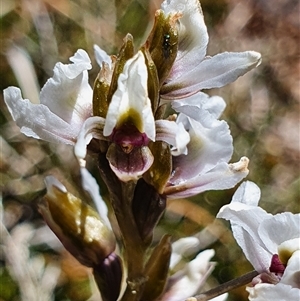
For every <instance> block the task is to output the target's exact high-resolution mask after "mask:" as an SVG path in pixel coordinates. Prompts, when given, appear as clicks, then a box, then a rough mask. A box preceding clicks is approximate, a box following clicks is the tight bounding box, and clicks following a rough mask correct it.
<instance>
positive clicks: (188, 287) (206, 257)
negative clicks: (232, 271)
mask: <svg viewBox="0 0 300 301" xmlns="http://www.w3.org/2000/svg"><path fill="white" fill-rule="evenodd" d="M214 254H215V252H214V250H205V251H203V252H201V253H200V254H199V255H197V257H196V258H195V259H193V260H192V261H190V262H189V263H187V264H186V265H185V267H184V268H183V270H181V271H179V272H177V273H176V274H175V275H173V276H172V278H173V279H174V280H175V283H174V285H173V286H172V287H171V288H170V290H168V291H167V292H166V293H165V295H164V296H163V297H162V301H182V300H184V299H185V298H188V297H190V296H192V295H194V294H195V293H196V292H197V291H198V290H199V288H200V287H201V286H202V285H203V284H204V283H205V281H206V279H207V277H208V276H209V275H210V273H211V272H212V270H213V268H214V265H213V264H211V263H210V262H209V261H210V260H211V258H212V257H213V256H214ZM173 279H172V280H173Z"/></svg>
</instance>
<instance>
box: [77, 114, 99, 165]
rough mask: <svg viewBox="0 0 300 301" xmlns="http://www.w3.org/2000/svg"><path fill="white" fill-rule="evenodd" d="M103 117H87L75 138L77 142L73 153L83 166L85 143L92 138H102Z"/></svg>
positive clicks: (85, 151) (85, 150)
mask: <svg viewBox="0 0 300 301" xmlns="http://www.w3.org/2000/svg"><path fill="white" fill-rule="evenodd" d="M104 123H105V119H104V118H102V117H98V116H95V117H90V118H88V119H87V120H86V121H85V123H84V124H83V126H82V129H81V130H80V132H79V134H78V138H77V142H76V144H75V147H74V153H75V156H76V157H77V159H78V160H79V162H80V164H81V165H82V166H83V167H84V166H85V161H84V159H85V157H86V153H87V149H86V148H87V145H88V144H89V143H90V142H91V140H92V139H93V138H96V139H99V140H104V139H105V138H104V136H103V134H102V131H103V127H104Z"/></svg>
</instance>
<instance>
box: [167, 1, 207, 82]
mask: <svg viewBox="0 0 300 301" xmlns="http://www.w3.org/2000/svg"><path fill="white" fill-rule="evenodd" d="M161 7H162V9H163V11H164V12H165V13H166V14H168V13H175V12H181V13H182V17H181V18H180V19H179V32H178V37H179V41H178V52H177V57H176V60H175V62H174V64H173V66H172V69H171V72H170V75H169V78H168V79H167V82H169V81H177V79H178V78H181V77H182V76H184V75H185V74H186V73H187V72H189V71H188V70H191V69H193V68H195V66H197V65H199V64H200V63H201V61H202V60H203V58H204V57H205V54H206V47H207V43H208V34H207V28H206V25H205V23H204V18H203V13H202V9H201V6H200V2H199V1H198V0H175V1H164V2H163V3H162V6H161Z"/></svg>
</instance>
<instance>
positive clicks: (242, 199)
mask: <svg viewBox="0 0 300 301" xmlns="http://www.w3.org/2000/svg"><path fill="white" fill-rule="evenodd" d="M259 200H260V189H259V187H258V186H257V185H256V184H255V183H253V182H251V181H245V182H243V183H242V184H241V185H240V186H239V188H238V189H237V190H236V192H235V193H234V195H233V197H232V201H231V203H234V202H239V203H243V204H246V205H249V206H254V207H255V206H257V205H258V202H259Z"/></svg>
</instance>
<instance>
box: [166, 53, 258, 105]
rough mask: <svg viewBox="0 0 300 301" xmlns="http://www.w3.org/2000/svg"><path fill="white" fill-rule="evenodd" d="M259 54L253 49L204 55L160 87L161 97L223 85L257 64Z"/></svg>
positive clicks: (187, 93) (176, 95)
mask: <svg viewBox="0 0 300 301" xmlns="http://www.w3.org/2000/svg"><path fill="white" fill-rule="evenodd" d="M260 61H261V55H260V54H259V53H258V52H255V51H246V52H224V53H220V54H217V55H215V56H213V57H206V58H205V59H204V60H203V61H202V62H201V64H198V65H196V64H195V65H194V67H193V68H190V69H188V68H187V69H185V72H183V73H182V75H180V76H179V77H176V79H172V81H170V82H168V83H167V84H166V85H164V86H163V87H162V90H161V93H162V98H163V99H174V98H183V97H187V96H188V95H191V94H194V93H197V92H198V91H200V90H202V89H211V88H219V87H223V86H225V85H227V84H229V83H231V82H234V81H235V80H236V79H237V78H238V77H240V76H242V75H244V74H245V73H247V72H248V71H249V70H251V69H252V68H254V67H256V66H258V65H259V64H260Z"/></svg>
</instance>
